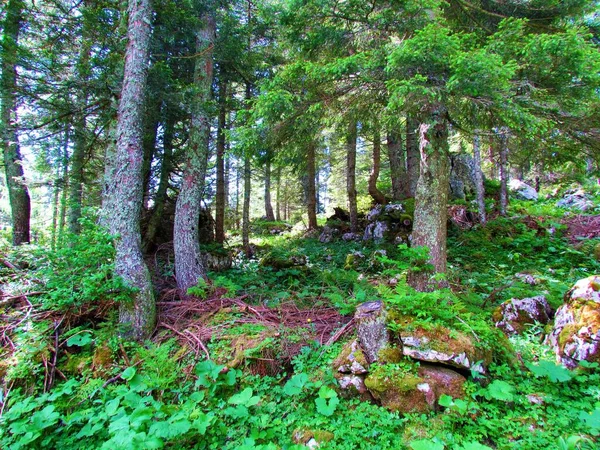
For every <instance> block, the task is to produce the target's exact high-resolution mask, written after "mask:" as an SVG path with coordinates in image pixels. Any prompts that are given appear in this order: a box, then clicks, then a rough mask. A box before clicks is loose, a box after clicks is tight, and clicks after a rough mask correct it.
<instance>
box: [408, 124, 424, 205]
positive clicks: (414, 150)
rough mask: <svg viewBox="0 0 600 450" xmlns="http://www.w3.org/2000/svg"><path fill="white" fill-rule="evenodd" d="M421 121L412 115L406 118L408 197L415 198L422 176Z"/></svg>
mask: <svg viewBox="0 0 600 450" xmlns="http://www.w3.org/2000/svg"><path fill="white" fill-rule="evenodd" d="M419 145H420V144H419V121H418V120H417V119H416V118H415V117H414V116H412V115H410V114H407V116H406V172H407V175H408V196H409V197H415V196H416V192H417V183H418V181H419V176H420V162H421V156H420V154H419Z"/></svg>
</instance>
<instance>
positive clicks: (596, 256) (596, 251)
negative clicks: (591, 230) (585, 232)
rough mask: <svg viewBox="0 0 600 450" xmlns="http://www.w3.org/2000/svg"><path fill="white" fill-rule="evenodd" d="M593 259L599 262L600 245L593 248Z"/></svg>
mask: <svg viewBox="0 0 600 450" xmlns="http://www.w3.org/2000/svg"><path fill="white" fill-rule="evenodd" d="M594 259H595V260H596V261H600V243H598V244H596V245H595V246H594Z"/></svg>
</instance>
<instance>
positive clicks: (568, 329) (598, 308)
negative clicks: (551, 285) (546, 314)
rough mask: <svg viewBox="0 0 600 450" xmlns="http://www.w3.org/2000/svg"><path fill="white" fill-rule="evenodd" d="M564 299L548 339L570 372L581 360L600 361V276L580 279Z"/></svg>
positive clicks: (560, 360) (558, 357)
mask: <svg viewBox="0 0 600 450" xmlns="http://www.w3.org/2000/svg"><path fill="white" fill-rule="evenodd" d="M564 300H565V303H564V304H563V305H562V306H561V307H560V308H559V309H558V310H557V311H556V315H555V317H554V328H553V329H552V332H551V333H550V334H549V335H548V337H547V342H548V344H549V345H551V346H552V348H553V349H554V352H555V354H556V359H557V361H558V362H560V363H561V364H563V365H564V366H565V367H568V368H570V369H572V368H575V367H577V365H578V363H579V362H580V361H590V362H600V275H593V276H591V277H588V278H584V279H583V280H579V281H578V282H577V283H576V284H575V285H574V286H573V287H572V288H571V289H570V290H569V291H568V292H567V293H566V294H565V298H564Z"/></svg>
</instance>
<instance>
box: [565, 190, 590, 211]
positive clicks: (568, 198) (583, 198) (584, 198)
mask: <svg viewBox="0 0 600 450" xmlns="http://www.w3.org/2000/svg"><path fill="white" fill-rule="evenodd" d="M556 206H557V207H559V208H569V209H576V210H578V211H582V212H584V211H587V210H588V209H590V208H592V207H593V206H594V203H593V202H592V201H591V200H590V197H589V196H588V195H587V194H586V193H585V192H584V190H583V189H577V190H569V191H567V192H566V193H565V195H564V196H563V198H562V199H560V200H559V201H558V202H556Z"/></svg>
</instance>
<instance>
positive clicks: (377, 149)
mask: <svg viewBox="0 0 600 450" xmlns="http://www.w3.org/2000/svg"><path fill="white" fill-rule="evenodd" d="M380 169H381V135H380V134H379V129H378V128H377V129H376V130H375V132H374V133H373V167H372V169H371V174H370V175H369V195H370V196H371V198H372V199H373V200H374V201H375V203H377V204H379V205H385V195H383V193H382V192H381V191H380V190H379V189H377V180H378V179H379V170H380Z"/></svg>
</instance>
